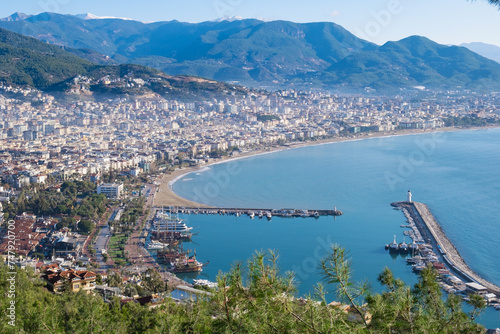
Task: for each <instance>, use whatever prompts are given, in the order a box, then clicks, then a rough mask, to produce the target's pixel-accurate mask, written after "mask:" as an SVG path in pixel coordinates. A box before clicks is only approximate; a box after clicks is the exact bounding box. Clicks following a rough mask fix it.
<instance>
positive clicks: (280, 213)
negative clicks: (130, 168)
mask: <svg viewBox="0 0 500 334" xmlns="http://www.w3.org/2000/svg"><path fill="white" fill-rule="evenodd" d="M155 210H165V211H167V212H170V213H185V214H224V215H235V214H241V215H249V214H251V213H253V214H255V215H257V214H258V213H259V212H262V213H264V214H265V213H267V212H270V213H271V214H272V216H273V217H313V216H314V214H315V213H317V215H318V216H334V217H337V216H341V215H342V214H343V212H342V211H340V210H321V209H320V210H295V209H280V210H276V209H262V208H260V209H256V208H219V207H217V208H206V207H168V208H167V207H165V208H160V207H155Z"/></svg>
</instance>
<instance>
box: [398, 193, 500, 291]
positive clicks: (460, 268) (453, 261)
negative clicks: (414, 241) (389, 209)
mask: <svg viewBox="0 0 500 334" xmlns="http://www.w3.org/2000/svg"><path fill="white" fill-rule="evenodd" d="M391 205H392V206H394V207H398V208H406V209H407V210H408V211H409V212H410V214H411V216H412V217H414V218H413V219H414V220H415V223H416V224H417V226H418V227H419V229H420V230H421V233H422V236H423V237H424V239H426V241H427V242H429V243H432V244H434V245H436V246H437V249H438V251H439V254H440V255H441V256H442V257H443V259H444V260H445V262H446V263H447V264H448V265H449V266H450V267H451V269H452V270H454V271H456V272H457V273H458V274H460V276H462V277H464V278H467V279H468V280H470V281H473V282H476V283H479V284H481V285H482V286H484V287H485V288H486V289H488V291H489V292H491V293H494V294H496V295H499V296H500V287H499V286H497V285H495V284H493V283H490V282H488V281H486V280H485V279H484V278H482V277H481V276H479V275H478V274H476V273H475V272H474V271H473V270H472V269H470V268H469V266H468V265H467V263H465V261H464V259H463V258H462V256H460V253H459V252H458V250H457V249H456V248H455V246H454V245H453V244H452V243H451V241H450V240H449V239H448V237H447V236H446V234H445V233H444V232H443V229H442V228H441V226H440V225H439V223H438V222H437V221H436V218H434V216H433V215H432V213H431V212H430V210H429V208H428V207H427V205H425V204H424V203H418V202H395V203H392V204H391ZM424 227H425V228H424Z"/></svg>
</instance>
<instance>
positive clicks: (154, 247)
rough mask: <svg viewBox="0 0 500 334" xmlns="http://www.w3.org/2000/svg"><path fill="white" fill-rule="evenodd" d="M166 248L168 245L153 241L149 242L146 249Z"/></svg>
mask: <svg viewBox="0 0 500 334" xmlns="http://www.w3.org/2000/svg"><path fill="white" fill-rule="evenodd" d="M167 246H168V244H164V243H162V242H159V241H155V240H154V241H151V243H150V244H149V246H148V249H163V248H165V247H167Z"/></svg>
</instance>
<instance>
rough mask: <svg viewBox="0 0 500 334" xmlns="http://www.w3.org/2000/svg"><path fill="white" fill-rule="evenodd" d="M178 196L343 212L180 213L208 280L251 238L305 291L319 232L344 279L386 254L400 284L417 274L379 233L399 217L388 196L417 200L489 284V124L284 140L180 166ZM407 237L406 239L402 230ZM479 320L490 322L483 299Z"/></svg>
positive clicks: (495, 229)
mask: <svg viewBox="0 0 500 334" xmlns="http://www.w3.org/2000/svg"><path fill="white" fill-rule="evenodd" d="M173 189H174V191H175V192H176V193H177V194H178V195H180V196H182V197H185V198H187V199H190V200H194V201H198V202H203V203H206V204H210V205H213V206H221V207H242V208H247V207H254V208H297V209H332V208H333V207H334V206H336V207H337V208H338V209H339V210H342V211H343V212H344V215H343V216H341V217H338V218H336V219H334V218H333V217H321V218H319V219H317V220H315V219H312V218H309V219H303V218H295V219H290V218H273V219H272V221H270V222H268V221H267V220H266V219H258V218H255V219H254V220H251V219H250V218H248V217H246V216H242V217H235V216H205V215H191V216H184V217H182V218H184V219H186V220H187V223H188V225H190V226H194V227H195V231H197V232H198V234H197V235H196V236H195V237H194V238H193V242H192V243H188V244H186V245H185V247H186V248H191V249H196V251H197V254H198V258H199V260H200V261H203V262H205V261H206V260H210V264H209V265H208V266H207V267H205V268H204V269H203V272H202V273H201V274H200V275H199V278H207V279H210V280H215V277H216V276H217V273H218V272H219V270H222V271H224V272H227V271H228V270H229V269H230V268H231V265H232V264H233V263H235V262H236V261H246V260H247V259H248V258H250V257H251V255H252V254H253V253H254V252H255V251H256V250H267V249H273V250H277V251H278V252H279V254H280V261H279V265H280V269H281V270H282V271H283V272H284V271H288V270H293V271H294V272H296V273H297V281H298V283H299V293H300V294H307V293H309V292H312V291H313V286H314V284H315V283H316V282H318V281H320V280H321V275H320V273H319V271H318V270H317V268H316V266H317V265H318V260H319V259H320V258H321V257H323V256H324V255H325V253H326V250H327V249H328V245H329V244H330V243H338V244H340V245H342V246H343V247H345V248H346V249H348V250H349V251H350V256H351V257H352V261H353V269H354V278H355V280H368V281H370V282H372V285H373V290H374V291H380V289H381V288H380V286H379V284H378V283H377V281H376V279H377V275H378V274H379V273H380V272H381V271H382V269H383V268H384V267H385V266H387V267H389V268H390V269H391V270H393V272H394V273H395V275H396V276H397V277H400V278H402V279H403V280H404V281H405V282H407V283H408V284H413V283H415V282H416V280H417V277H416V276H415V275H414V274H413V273H412V272H411V267H410V266H406V264H405V260H404V259H403V258H401V257H396V258H393V257H391V256H390V255H389V254H388V253H387V252H386V251H385V250H384V245H385V244H387V243H389V242H391V241H392V239H393V235H396V237H397V240H398V242H401V241H403V229H401V228H400V227H399V226H400V225H401V224H404V223H405V220H404V216H403V214H402V213H401V212H400V211H396V210H393V209H392V208H391V206H390V203H391V202H394V201H400V200H404V199H405V194H406V192H407V191H408V190H409V189H411V191H412V193H413V196H414V200H415V201H420V202H424V203H426V204H427V205H428V206H429V208H430V209H431V211H432V212H433V213H434V215H435V216H436V218H437V220H438V221H439V223H440V224H441V226H442V228H443V230H444V231H445V232H446V234H447V235H448V237H449V238H450V240H451V241H452V242H453V243H454V244H455V246H456V247H457V249H458V250H459V252H460V253H461V255H462V256H463V258H464V259H465V261H466V262H467V263H468V264H469V266H470V267H471V268H472V269H473V270H475V271H476V272H477V273H479V274H480V275H482V276H483V277H484V278H486V279H488V280H490V281H491V282H493V283H495V284H497V285H500V260H499V255H500V251H499V248H498V238H499V237H500V221H499V217H500V129H487V130H475V131H458V132H446V133H434V134H421V135H410V136H395V137H388V138H372V139H368V140H360V141H349V142H342V143H331V144H324V145H318V146H309V147H303V148H296V149H291V150H286V151H281V152H276V153H272V154H266V155H260V156H255V157H250V158H245V159H241V160H236V161H232V162H228V163H223V164H218V165H212V166H209V167H208V168H205V169H204V170H202V171H199V172H195V173H191V174H188V175H186V176H185V177H184V178H182V179H180V180H179V181H178V182H176V183H175V184H174V185H173ZM407 241H408V240H407ZM481 322H482V323H483V324H485V325H486V326H489V327H500V312H498V311H495V310H493V309H491V308H490V309H489V310H488V311H487V312H486V313H485V315H484V316H483V317H482V319H481Z"/></svg>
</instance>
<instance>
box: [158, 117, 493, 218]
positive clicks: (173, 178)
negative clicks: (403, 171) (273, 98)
mask: <svg viewBox="0 0 500 334" xmlns="http://www.w3.org/2000/svg"><path fill="white" fill-rule="evenodd" d="M498 128H500V126H498V125H496V126H481V127H470V128H461V127H448V128H436V129H431V130H428V129H427V130H397V131H396V130H395V131H389V132H375V133H366V134H360V135H353V136H349V137H334V138H327V139H321V140H318V141H308V142H294V143H290V144H288V145H285V146H272V147H268V148H261V149H257V150H254V151H248V152H244V153H242V154H238V155H237V156H232V157H224V158H222V159H219V160H217V161H213V162H209V163H207V164H205V165H201V166H197V167H186V168H182V169H176V170H175V171H173V172H172V173H170V174H168V175H165V176H164V177H163V178H162V179H161V180H160V181H159V182H160V185H159V186H158V188H159V192H157V193H156V194H155V198H154V202H153V203H154V204H153V205H154V206H176V207H194V208H213V206H210V205H207V204H202V203H197V202H194V201H191V200H188V199H186V198H183V197H181V196H179V195H177V194H176V193H175V192H174V191H173V185H174V184H175V182H177V181H178V180H180V179H182V178H183V177H185V176H186V175H188V174H191V173H194V172H200V171H202V170H203V169H205V168H208V167H210V166H213V165H219V164H223V163H227V162H230V161H236V160H241V159H247V158H251V157H256V156H259V155H264V154H270V153H276V152H280V151H285V150H291V149H296V148H302V147H308V146H320V145H325V144H333V143H341V142H348V141H359V140H367V139H371V138H390V137H399V136H411V135H421V134H429V133H438V132H458V131H475V130H486V129H498Z"/></svg>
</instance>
